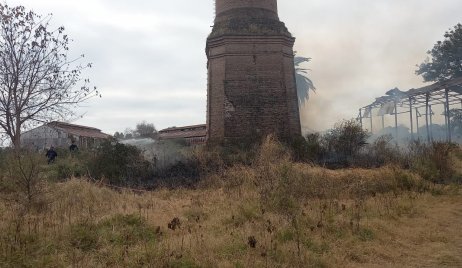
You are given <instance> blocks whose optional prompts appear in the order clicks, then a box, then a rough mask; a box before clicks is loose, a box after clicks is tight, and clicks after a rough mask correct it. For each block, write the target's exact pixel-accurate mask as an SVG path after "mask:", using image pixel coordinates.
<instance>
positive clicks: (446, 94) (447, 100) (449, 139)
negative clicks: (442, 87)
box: [444, 89, 452, 142]
mask: <svg viewBox="0 0 462 268" xmlns="http://www.w3.org/2000/svg"><path fill="white" fill-rule="evenodd" d="M444 95H445V97H446V115H447V118H448V127H447V131H448V142H452V134H451V112H450V111H451V110H450V104H449V89H446V91H445V94H444Z"/></svg>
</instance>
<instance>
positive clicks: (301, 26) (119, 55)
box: [8, 0, 462, 134]
mask: <svg viewBox="0 0 462 268" xmlns="http://www.w3.org/2000/svg"><path fill="white" fill-rule="evenodd" d="M8 3H9V4H10V5H17V4H22V5H24V6H26V7H27V8H30V9H33V10H34V11H36V12H37V13H40V14H43V15H45V14H48V13H53V15H54V17H53V23H54V24H56V25H63V26H65V27H66V32H67V34H68V35H69V36H70V37H71V38H72V39H73V40H74V42H73V44H72V48H71V50H72V52H73V53H75V54H76V55H80V54H82V53H84V54H85V55H86V58H85V60H86V61H89V62H92V63H93V68H92V69H91V70H90V71H89V72H87V76H88V77H90V79H91V81H92V84H93V85H95V86H97V87H98V88H99V90H100V91H101V92H102V94H103V98H101V99H100V98H98V99H93V100H91V101H89V102H87V103H85V105H84V106H85V107H82V113H84V112H85V115H84V117H83V118H82V119H79V120H77V121H74V123H77V124H84V125H89V126H94V127H98V128H101V129H102V130H103V131H105V132H107V133H110V134H113V133H114V132H115V131H123V130H124V129H125V128H126V127H132V128H133V127H134V126H135V125H136V123H137V122H140V121H142V120H146V121H148V122H152V123H154V124H155V125H156V127H157V128H158V129H162V128H166V127H169V126H181V125H189V124H200V123H205V113H206V86H207V84H206V82H207V70H206V56H205V42H206V38H207V35H208V34H209V32H210V31H211V28H210V26H211V25H212V24H213V17H214V1H213V0H169V1H160V0H131V1H128V0H79V1H70V0H10V1H8ZM461 11H462V1H460V0H439V1H435V0H374V1H372V0H348V1H345V0H284V1H282V0H279V15H280V18H281V20H282V21H284V22H285V23H286V25H287V27H288V28H289V30H290V31H291V32H292V34H293V35H294V36H295V37H296V38H297V40H296V45H295V50H297V51H298V55H301V56H306V57H311V58H312V62H311V63H309V64H308V65H306V67H308V68H310V69H311V71H310V73H309V76H310V78H311V79H312V80H313V81H314V83H315V85H316V87H317V89H318V90H317V93H316V94H312V95H311V98H310V100H309V102H308V103H307V106H306V107H304V108H303V109H302V113H303V115H302V118H303V124H304V125H305V126H307V127H308V128H309V129H311V130H324V129H326V128H329V127H331V126H332V125H333V124H334V123H335V122H337V121H338V120H340V119H343V118H345V119H349V118H353V117H356V116H357V113H358V109H359V107H362V106H364V105H367V104H369V103H370V102H372V101H373V100H374V98H375V97H379V96H381V95H383V94H384V92H385V91H387V90H388V89H391V88H394V87H399V88H400V89H402V90H407V89H409V88H413V87H420V86H422V85H423V83H422V79H421V78H420V77H418V76H416V75H415V74H414V71H415V69H416V67H415V65H416V64H418V63H421V62H422V61H423V60H424V59H425V58H426V57H427V55H426V51H427V50H429V49H431V48H432V47H433V44H434V43H435V42H436V41H437V40H441V39H442V38H443V34H444V32H445V31H446V30H448V29H449V28H451V27H453V26H454V25H456V24H457V23H458V22H462V18H461V16H460V15H461Z"/></svg>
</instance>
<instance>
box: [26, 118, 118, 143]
mask: <svg viewBox="0 0 462 268" xmlns="http://www.w3.org/2000/svg"><path fill="white" fill-rule="evenodd" d="M110 137H111V136H110V135H108V134H105V133H103V132H101V130H100V129H97V128H94V127H87V126H81V125H75V124H69V123H64V122H57V121H54V122H50V123H47V124H44V125H42V126H40V127H37V128H34V129H32V130H29V131H27V132H24V133H23V134H22V135H21V146H22V147H24V148H30V149H37V150H40V149H45V148H49V147H50V146H54V147H62V148H67V147H69V146H70V145H71V144H72V143H73V142H74V143H75V144H76V145H77V146H78V147H79V148H91V147H94V146H96V145H98V144H100V143H101V142H102V141H104V140H105V139H108V138H110Z"/></svg>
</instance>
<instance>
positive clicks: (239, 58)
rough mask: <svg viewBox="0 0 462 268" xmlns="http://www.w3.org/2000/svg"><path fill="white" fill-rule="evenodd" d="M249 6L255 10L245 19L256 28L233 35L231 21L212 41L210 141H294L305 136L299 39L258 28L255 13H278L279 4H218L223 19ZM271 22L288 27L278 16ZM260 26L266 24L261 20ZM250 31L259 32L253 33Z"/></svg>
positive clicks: (209, 44) (209, 52) (209, 54)
mask: <svg viewBox="0 0 462 268" xmlns="http://www.w3.org/2000/svg"><path fill="white" fill-rule="evenodd" d="M245 7H249V9H248V12H244V14H246V16H248V18H249V23H250V25H244V26H245V27H242V29H243V30H242V31H241V32H237V33H236V29H237V30H238V31H239V28H234V29H233V31H231V32H230V31H228V30H227V29H226V27H227V26H226V25H231V24H230V23H228V24H226V21H225V22H224V24H222V25H225V26H224V27H225V28H224V29H222V30H223V31H219V32H216V33H217V34H215V35H211V36H210V37H209V38H208V40H207V57H208V60H209V61H208V76H209V80H208V103H207V136H208V141H209V142H211V143H221V142H227V141H236V140H243V139H253V138H255V137H258V136H264V135H267V134H276V135H277V136H278V137H279V138H281V139H290V138H291V137H294V136H299V135H300V134H301V130H300V118H299V113H298V102H297V93H296V85H295V69H294V61H293V44H294V38H292V37H291V36H290V34H289V33H288V32H287V30H285V31H282V32H278V31H274V32H269V33H268V32H267V31H266V30H267V28H265V27H259V26H260V25H259V24H258V23H257V24H253V20H254V19H255V18H254V17H253V16H252V14H256V16H261V15H262V14H265V12H263V13H261V12H260V10H261V9H262V8H265V9H271V10H274V11H275V12H276V11H277V7H276V0H274V1H272V0H268V1H263V0H259V1H257V0H255V1H244V0H240V1H237V0H229V1H225V0H222V1H218V0H217V14H218V13H220V12H224V11H226V10H233V9H235V10H242V8H245ZM255 7H258V8H260V9H255ZM218 11H220V12H218ZM254 11H255V12H256V13H254ZM227 14H228V15H229V17H228V19H229V20H233V15H232V14H233V13H232V12H231V13H230V12H228V13H227ZM230 14H231V15H230ZM275 18H276V19H275ZM267 19H268V20H269V21H275V22H276V24H277V23H280V24H282V25H283V23H282V22H279V19H277V14H276V17H275V16H272V15H268V18H267ZM259 21H263V23H266V22H265V21H264V20H261V17H259ZM270 23H273V22H270ZM284 28H285V27H284ZM249 29H253V31H252V32H250V33H249V31H248V30H249Z"/></svg>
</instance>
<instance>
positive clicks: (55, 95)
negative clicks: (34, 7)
mask: <svg viewBox="0 0 462 268" xmlns="http://www.w3.org/2000/svg"><path fill="white" fill-rule="evenodd" d="M51 17H52V16H51V14H50V15H48V16H46V17H42V16H40V15H38V14H36V13H34V12H33V11H28V10H26V8H25V7H23V6H17V7H10V6H8V5H5V4H0V134H3V135H5V134H6V137H8V138H10V140H11V142H12V143H13V145H14V147H15V148H16V149H18V148H19V147H20V137H21V131H23V130H24V129H27V128H30V127H32V126H34V125H37V124H40V123H44V122H48V121H51V120H56V119H65V118H68V117H69V116H72V115H75V108H76V106H77V105H78V104H79V103H81V102H82V101H85V100H87V99H88V98H90V97H93V96H96V95H99V94H98V91H97V90H96V88H90V87H89V86H88V84H89V80H88V79H82V78H81V74H82V71H83V70H84V69H86V68H90V67H91V64H86V65H81V64H79V63H78V62H79V61H80V60H81V59H82V58H83V57H84V55H82V56H80V57H78V58H75V59H69V58H68V52H69V42H70V39H69V37H68V36H67V35H66V34H65V33H64V27H59V28H57V29H50V28H51V26H50V20H51ZM79 82H81V83H82V85H81V86H79V87H77V83H79ZM100 96H101V95H100Z"/></svg>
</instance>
